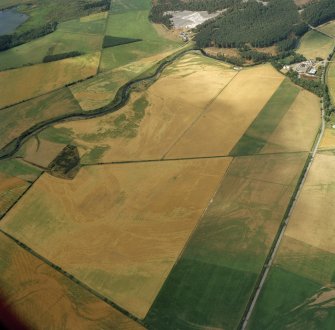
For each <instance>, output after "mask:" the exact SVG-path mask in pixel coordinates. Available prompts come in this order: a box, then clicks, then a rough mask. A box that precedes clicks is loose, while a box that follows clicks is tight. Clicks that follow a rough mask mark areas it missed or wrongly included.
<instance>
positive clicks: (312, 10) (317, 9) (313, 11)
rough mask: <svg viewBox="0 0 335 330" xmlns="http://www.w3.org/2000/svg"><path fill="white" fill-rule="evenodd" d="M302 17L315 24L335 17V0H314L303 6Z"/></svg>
mask: <svg viewBox="0 0 335 330" xmlns="http://www.w3.org/2000/svg"><path fill="white" fill-rule="evenodd" d="M301 15H302V18H303V19H304V20H305V21H306V22H307V23H308V24H311V25H313V26H317V25H320V24H323V23H326V22H328V21H330V20H333V19H335V1H334V0H317V1H316V0H314V1H312V2H311V3H309V4H308V5H306V6H305V7H304V8H303V11H302V14H301Z"/></svg>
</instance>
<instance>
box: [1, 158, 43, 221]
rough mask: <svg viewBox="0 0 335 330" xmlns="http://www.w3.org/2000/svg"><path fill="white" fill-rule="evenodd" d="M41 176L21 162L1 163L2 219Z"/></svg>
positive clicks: (9, 161)
mask: <svg viewBox="0 0 335 330" xmlns="http://www.w3.org/2000/svg"><path fill="white" fill-rule="evenodd" d="M39 174H40V171H39V170H37V169H36V168H34V167H32V166H29V165H28V164H25V163H23V162H21V161H19V160H7V161H1V162H0V219H1V218H2V217H3V216H4V215H5V213H6V212H7V211H8V210H9V209H10V207H11V206H12V205H13V204H14V203H15V202H16V201H17V200H18V199H19V198H20V197H21V196H22V194H23V193H24V192H25V191H26V190H27V189H28V188H29V186H30V185H31V182H32V181H34V180H36V178H37V176H38V175H39Z"/></svg>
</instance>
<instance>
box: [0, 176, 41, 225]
mask: <svg viewBox="0 0 335 330" xmlns="http://www.w3.org/2000/svg"><path fill="white" fill-rule="evenodd" d="M43 174H44V171H42V172H41V173H40V174H39V175H38V176H37V178H36V180H34V181H33V182H30V185H29V186H28V187H27V189H26V190H25V191H24V192H23V193H22V194H21V196H19V198H18V199H17V200H16V201H15V202H14V203H13V204H12V205H11V206H10V208H9V209H8V210H7V211H6V212H5V213H4V214H3V215H1V216H0V222H1V221H2V220H3V219H4V218H5V216H6V215H7V214H8V213H9V212H10V210H11V209H12V208H13V207H14V206H15V205H16V204H17V203H18V202H19V201H20V200H21V199H22V198H23V196H24V195H25V194H26V193H27V192H28V191H29V190H30V189H31V188H32V187H33V185H34V184H35V183H36V182H37V181H38V179H39V178H40V177H41V176H42V175H43Z"/></svg>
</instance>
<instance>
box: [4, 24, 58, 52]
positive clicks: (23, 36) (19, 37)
mask: <svg viewBox="0 0 335 330" xmlns="http://www.w3.org/2000/svg"><path fill="white" fill-rule="evenodd" d="M57 25H58V22H50V23H47V24H44V25H42V26H39V27H37V28H33V29H30V30H28V31H26V32H23V33H20V34H17V33H14V34H9V35H2V36H0V51H1V50H6V49H10V48H13V47H16V46H18V45H22V44H24V43H26V42H29V41H32V40H34V39H37V38H40V37H43V36H45V35H47V34H49V33H52V32H54V31H55V30H56V28H57Z"/></svg>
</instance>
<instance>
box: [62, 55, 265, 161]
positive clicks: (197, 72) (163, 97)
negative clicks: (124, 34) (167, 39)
mask: <svg viewBox="0 0 335 330" xmlns="http://www.w3.org/2000/svg"><path fill="white" fill-rule="evenodd" d="M235 75H236V72H235V71H233V70H230V69H229V68H228V67H227V66H226V65H224V64H221V63H219V62H217V61H214V60H211V59H207V58H203V57H201V56H199V55H188V56H185V57H184V58H183V59H181V60H180V61H178V62H177V63H176V64H175V65H173V66H172V67H169V68H168V69H167V70H166V71H165V74H164V76H163V77H162V78H160V79H159V80H158V81H157V82H156V83H155V84H153V85H152V86H151V87H150V88H149V89H148V90H147V91H146V92H145V93H137V94H133V95H132V98H131V101H130V102H129V103H128V105H126V106H125V108H124V109H122V110H121V111H118V112H117V113H114V114H111V115H107V116H104V117H102V118H96V119H93V120H85V121H80V122H73V123H65V124H61V125H58V126H57V127H66V128H71V129H72V130H73V131H74V136H75V141H76V143H77V144H79V145H82V146H86V147H87V148H93V147H94V146H96V145H99V144H100V145H104V146H105V145H107V146H109V147H110V148H109V150H107V151H106V152H105V154H104V157H103V159H102V161H103V162H111V161H123V160H144V159H160V158H162V157H163V156H164V154H165V153H166V152H168V150H169V149H170V148H171V146H172V145H173V144H174V143H175V141H176V140H177V139H178V138H179V137H180V136H181V135H182V134H183V133H184V132H185V130H187V128H188V127H189V126H190V125H191V124H192V122H193V121H195V120H196V119H197V117H198V116H199V115H200V114H201V112H202V111H203V110H204V109H205V108H206V107H207V106H208V104H210V103H211V102H212V100H214V99H215V98H216V96H217V95H218V94H219V93H220V92H221V91H222V89H223V88H224V87H225V86H226V85H227V84H228V83H229V82H230V81H231V80H232V79H233V77H234V76H235ZM269 81H270V80H269ZM270 84H271V83H270ZM141 96H145V97H146V99H147V101H148V103H149V105H148V107H147V108H146V109H145V116H144V118H143V119H142V120H141V121H140V123H139V127H138V128H137V129H136V131H137V133H136V136H134V137H132V138H126V137H119V138H115V137H110V136H108V134H104V133H106V132H107V131H108V130H109V129H111V128H112V127H113V125H114V120H115V119H117V118H118V117H119V116H121V115H124V114H129V113H131V112H132V111H133V110H132V108H133V105H134V102H135V100H137V99H138V98H139V97H141ZM101 134H104V136H103V139H102V140H99V139H100V138H101Z"/></svg>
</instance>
